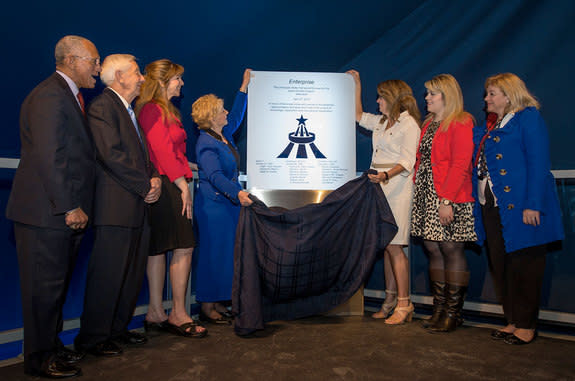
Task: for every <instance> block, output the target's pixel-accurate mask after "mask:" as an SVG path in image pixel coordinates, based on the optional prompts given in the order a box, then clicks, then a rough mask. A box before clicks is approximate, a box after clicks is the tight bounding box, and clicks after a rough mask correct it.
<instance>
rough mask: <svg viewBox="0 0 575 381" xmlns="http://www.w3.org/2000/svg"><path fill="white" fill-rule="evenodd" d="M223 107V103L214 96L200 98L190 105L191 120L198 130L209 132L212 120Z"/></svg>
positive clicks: (208, 95)
mask: <svg viewBox="0 0 575 381" xmlns="http://www.w3.org/2000/svg"><path fill="white" fill-rule="evenodd" d="M223 107H224V101H223V100H222V99H221V98H218V97H216V96H215V95H214V94H207V95H204V96H201V97H199V98H198V99H196V101H195V102H194V103H193V104H192V119H194V122H196V123H197V125H198V127H199V128H200V130H209V129H210V128H212V120H213V119H214V118H215V116H216V114H217V113H218V112H220V111H221V109H222V108H223Z"/></svg>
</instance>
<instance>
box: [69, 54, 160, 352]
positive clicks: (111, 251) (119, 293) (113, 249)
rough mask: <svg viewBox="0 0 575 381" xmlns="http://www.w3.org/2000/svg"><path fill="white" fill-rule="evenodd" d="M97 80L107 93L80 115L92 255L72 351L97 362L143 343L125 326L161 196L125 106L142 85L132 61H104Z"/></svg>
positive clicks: (124, 56)
mask: <svg viewBox="0 0 575 381" xmlns="http://www.w3.org/2000/svg"><path fill="white" fill-rule="evenodd" d="M100 77H101V79H102V82H104V84H106V85H107V86H108V87H107V88H106V89H104V91H103V92H102V94H101V95H99V96H98V97H97V98H95V99H94V101H93V102H92V103H91V104H90V107H89V108H88V114H87V115H88V124H89V127H90V131H91V132H92V136H93V138H94V144H95V146H96V157H97V161H98V165H97V167H96V168H97V169H96V190H95V196H94V198H95V203H94V248H93V251H92V256H91V258H90V262H89V264H88V277H87V280H86V295H85V300H84V312H83V314H82V319H81V328H80V333H79V334H78V336H77V337H76V340H75V345H76V349H78V350H84V351H87V352H89V353H91V354H93V355H96V356H115V355H119V354H121V353H122V349H121V347H119V346H118V343H126V344H144V343H145V342H146V341H147V339H146V337H145V336H144V335H141V334H139V333H136V332H130V331H128V329H127V327H128V323H129V322H130V320H131V318H132V315H133V313H134V309H135V307H136V302H137V299H138V294H139V292H140V288H141V285H142V281H143V279H144V274H145V270H146V263H147V260H148V254H149V245H150V228H149V224H148V204H150V203H154V202H156V201H157V200H158V198H159V197H160V192H161V180H160V177H159V175H158V173H157V171H156V169H155V168H154V166H153V164H152V163H151V162H150V158H149V154H148V150H147V148H146V141H145V137H144V134H143V132H142V131H141V129H140V127H139V126H138V123H137V121H136V118H135V116H134V112H133V110H132V107H131V105H130V104H131V102H132V101H133V100H134V98H136V96H137V95H138V94H139V92H140V86H141V84H142V83H143V81H144V77H143V76H142V74H141V73H140V69H139V68H138V65H137V63H136V61H135V58H134V57H133V56H131V55H128V54H113V55H111V56H108V57H106V59H105V60H104V62H103V63H102V73H101V75H100Z"/></svg>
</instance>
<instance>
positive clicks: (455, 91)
mask: <svg viewBox="0 0 575 381" xmlns="http://www.w3.org/2000/svg"><path fill="white" fill-rule="evenodd" d="M425 88H426V89H427V90H429V91H435V92H439V93H441V97H442V98H443V103H444V105H445V106H444V107H445V108H444V111H443V120H442V121H441V131H444V132H445V131H447V129H448V128H449V125H450V124H451V122H453V121H454V120H455V121H463V120H464V119H467V118H471V119H472V120H474V119H473V116H471V114H470V113H468V112H466V111H465V110H463V94H462V93H461V88H460V87H459V83H457V80H456V79H455V77H453V76H452V75H451V74H439V75H436V76H435V77H433V78H431V79H430V80H429V81H427V82H425ZM434 116H435V114H434V113H432V112H430V113H428V114H427V116H426V117H425V121H424V123H427V122H428V121H429V120H431V119H432V118H433V117H434Z"/></svg>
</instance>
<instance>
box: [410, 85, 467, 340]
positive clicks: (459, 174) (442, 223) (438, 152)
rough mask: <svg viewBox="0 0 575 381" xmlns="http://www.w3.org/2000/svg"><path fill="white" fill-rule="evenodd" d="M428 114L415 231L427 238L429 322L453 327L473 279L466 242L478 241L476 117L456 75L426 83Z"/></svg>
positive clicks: (458, 321)
mask: <svg viewBox="0 0 575 381" xmlns="http://www.w3.org/2000/svg"><path fill="white" fill-rule="evenodd" d="M425 87H426V88H427V95H426V97H425V100H426V102H427V111H428V115H427V117H426V119H425V121H424V122H423V128H422V131H421V138H420V143H419V151H418V153H417V162H416V175H415V194H414V202H413V212H412V216H411V217H412V219H411V234H412V235H413V236H416V237H421V238H423V244H424V247H425V249H426V252H427V254H428V257H429V275H430V278H431V288H432V293H433V315H432V317H431V319H429V320H427V321H425V322H424V327H425V328H426V329H428V330H431V331H434V332H449V331H453V330H454V329H455V328H456V327H457V326H458V325H460V324H461V322H462V321H463V320H462V319H461V308H462V307H463V301H464V299H465V293H466V291H467V284H468V282H469V271H468V267H467V260H466V258H465V252H464V244H465V242H467V241H475V240H477V237H476V235H475V230H474V223H473V221H474V220H473V201H474V200H473V197H472V196H471V189H472V187H471V167H472V163H471V159H472V155H473V132H472V129H473V117H472V116H471V115H470V114H469V113H467V112H465V111H464V110H463V96H462V94H461V89H460V87H459V84H458V83H457V81H456V80H455V78H454V77H453V76H452V75H450V74H440V75H437V76H435V77H433V78H432V79H431V80H430V81H427V82H426V83H425Z"/></svg>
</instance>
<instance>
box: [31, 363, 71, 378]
mask: <svg viewBox="0 0 575 381" xmlns="http://www.w3.org/2000/svg"><path fill="white" fill-rule="evenodd" d="M26 373H28V374H29V375H31V376H39V377H46V378H69V377H77V376H81V375H82V369H80V368H78V367H77V366H74V365H69V364H64V363H63V362H61V361H59V360H57V359H56V360H52V361H51V362H49V363H48V365H47V366H46V369H42V370H38V371H26Z"/></svg>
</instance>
